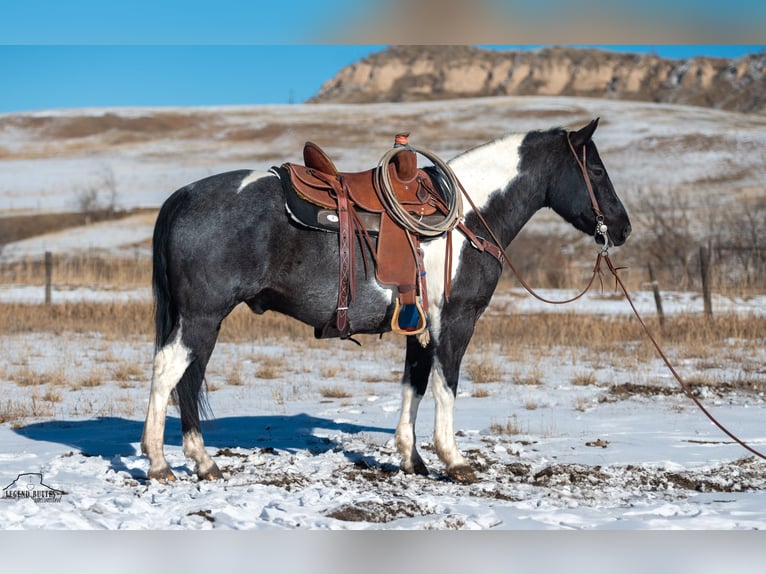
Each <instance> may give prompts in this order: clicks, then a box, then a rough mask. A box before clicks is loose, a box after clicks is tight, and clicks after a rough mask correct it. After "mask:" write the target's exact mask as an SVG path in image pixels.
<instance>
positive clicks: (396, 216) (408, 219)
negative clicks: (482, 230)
mask: <svg viewBox="0 0 766 574" xmlns="http://www.w3.org/2000/svg"><path fill="white" fill-rule="evenodd" d="M403 151H413V152H415V153H418V154H420V155H422V156H423V157H425V158H427V159H429V160H431V162H432V163H433V164H434V167H436V169H437V170H438V171H440V172H441V174H442V175H443V176H444V177H445V179H446V181H447V186H446V189H445V190H444V194H445V198H444V199H445V200H446V204H447V207H448V211H447V213H446V214H445V216H444V218H443V219H442V220H440V221H436V222H435V223H433V222H432V223H426V222H425V221H423V220H422V219H420V218H418V217H415V216H413V215H411V214H410V213H409V212H408V211H407V210H406V209H405V208H404V207H403V206H402V204H401V203H399V199H398V198H397V197H396V192H395V191H394V186H393V183H392V182H391V174H390V173H389V170H388V166H389V164H390V163H391V161H392V160H393V159H394V156H396V154H398V153H400V152H403ZM373 182H374V184H375V191H376V192H377V194H378V197H379V198H380V201H381V202H382V203H383V205H384V206H385V207H386V211H387V212H388V214H389V215H390V216H391V219H393V220H394V222H396V224H397V225H399V226H401V227H403V228H404V229H406V230H407V231H410V232H412V233H415V234H417V235H423V236H425V237H438V236H440V235H443V234H445V233H447V232H449V231H452V230H453V229H454V228H455V227H457V224H458V223H460V221H461V220H462V219H463V202H462V201H461V198H460V194H459V193H458V191H457V190H458V187H459V186H460V182H459V181H458V179H457V176H456V175H455V173H454V172H453V171H452V168H451V167H449V166H448V165H447V164H446V163H445V162H444V161H442V160H441V159H440V158H439V157H438V156H437V155H436V154H434V153H432V152H430V151H428V150H423V149H416V148H414V147H412V146H409V145H407V146H402V147H394V148H391V149H390V150H389V151H387V152H386V153H385V154H383V157H382V158H381V159H380V161H379V162H378V169H377V170H376V177H375V179H374V180H373Z"/></svg>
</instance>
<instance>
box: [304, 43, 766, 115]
mask: <svg viewBox="0 0 766 574" xmlns="http://www.w3.org/2000/svg"><path fill="white" fill-rule="evenodd" d="M764 68H766V53H758V54H752V55H749V56H746V57H742V58H739V59H736V60H728V59H723V58H702V57H699V58H691V59H686V60H667V59H663V58H659V57H657V56H654V55H651V54H650V55H637V54H628V53H617V52H610V51H605V50H595V49H575V48H543V49H539V50H534V51H496V50H486V49H480V48H474V47H470V46H395V47H391V48H389V49H386V50H384V51H382V52H378V53H376V54H373V55H371V56H369V57H367V58H365V59H363V60H361V61H359V62H357V63H355V64H352V65H350V66H347V67H346V68H344V69H342V70H341V71H340V72H339V73H338V74H337V75H336V76H335V77H334V78H332V79H330V80H329V81H327V82H326V83H325V84H324V85H323V86H322V88H321V89H320V91H319V93H318V94H317V95H316V96H315V97H314V98H312V100H311V101H312V102H316V103H319V102H336V103H363V102H407V101H422V100H442V99H449V98H469V97H482V96H501V95H522V96H528V95H539V96H586V97H595V98H608V99H619V100H636V101H647V102H662V103H671V104H684V105H696V106H706V107H712V108H716V109H722V110H732V111H739V112H745V113H759V114H762V113H766V72H764Z"/></svg>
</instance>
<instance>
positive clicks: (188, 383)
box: [141, 319, 221, 481]
mask: <svg viewBox="0 0 766 574" xmlns="http://www.w3.org/2000/svg"><path fill="white" fill-rule="evenodd" d="M219 325H220V321H216V320H212V321H211V320H204V319H203V320H199V319H198V320H196V321H179V326H178V327H177V329H176V333H175V335H174V336H172V338H171V339H170V341H169V342H168V343H167V344H166V345H165V346H164V347H162V348H161V349H160V350H159V351H158V352H157V353H156V354H155V356H154V371H153V374H152V390H151V393H150V395H149V409H148V411H147V414H146V423H145V425H144V433H143V436H142V437H141V449H142V451H143V452H144V454H146V456H147V457H148V458H149V472H148V473H147V478H150V479H152V478H154V479H157V480H159V481H172V480H175V475H174V474H173V471H171V470H170V467H169V466H168V463H167V460H166V459H165V454H164V452H163V444H164V435H165V420H166V414H167V407H168V402H169V400H170V395H171V393H172V392H173V390H174V389H175V390H176V399H177V402H178V408H179V410H180V413H181V430H182V432H183V451H184V454H185V455H186V456H187V457H189V458H191V459H193V460H194V461H195V462H196V465H197V474H198V475H199V477H200V478H202V479H213V480H214V479H217V478H221V472H220V470H219V469H218V467H217V466H216V464H215V462H213V459H212V458H210V455H208V454H207V452H206V451H205V445H204V442H203V440H202V434H201V433H200V420H199V393H200V389H201V387H202V382H203V379H204V375H205V367H206V366H207V362H208V360H209V359H210V354H211V353H212V352H213V347H214V346H215V340H216V337H217V334H218V326H219Z"/></svg>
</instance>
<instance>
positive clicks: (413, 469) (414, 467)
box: [399, 460, 428, 476]
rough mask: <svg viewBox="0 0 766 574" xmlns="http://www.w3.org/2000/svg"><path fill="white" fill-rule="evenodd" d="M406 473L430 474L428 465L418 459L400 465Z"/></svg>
mask: <svg viewBox="0 0 766 574" xmlns="http://www.w3.org/2000/svg"><path fill="white" fill-rule="evenodd" d="M399 468H401V469H402V472H403V473H404V474H419V475H420V476H428V467H427V466H426V465H425V463H424V462H423V461H422V460H417V461H415V462H413V463H412V464H404V463H402V464H401V465H400V467H399Z"/></svg>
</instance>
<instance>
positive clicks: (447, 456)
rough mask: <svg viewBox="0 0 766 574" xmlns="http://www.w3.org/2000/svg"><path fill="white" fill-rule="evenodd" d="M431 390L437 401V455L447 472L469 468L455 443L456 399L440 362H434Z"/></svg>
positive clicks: (435, 445) (435, 435) (435, 436)
mask: <svg viewBox="0 0 766 574" xmlns="http://www.w3.org/2000/svg"><path fill="white" fill-rule="evenodd" d="M431 389H432V390H433V394H434V399H435V400H436V409H435V412H434V448H435V449H436V454H437V455H438V456H439V459H440V460H441V461H442V462H443V463H444V464H445V465H446V466H447V470H450V469H453V468H456V467H460V466H467V465H468V463H467V462H466V460H465V459H464V458H463V455H462V454H460V451H459V450H458V448H457V442H456V441H455V429H454V426H455V425H454V410H455V397H454V396H453V395H452V391H451V390H450V389H449V387H448V386H447V382H446V381H445V380H444V375H443V374H442V370H441V365H439V361H438V360H435V361H434V370H433V375H432V377H431Z"/></svg>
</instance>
